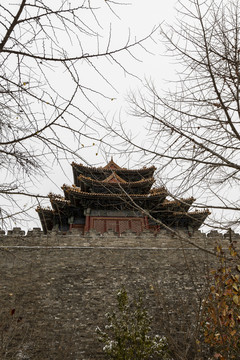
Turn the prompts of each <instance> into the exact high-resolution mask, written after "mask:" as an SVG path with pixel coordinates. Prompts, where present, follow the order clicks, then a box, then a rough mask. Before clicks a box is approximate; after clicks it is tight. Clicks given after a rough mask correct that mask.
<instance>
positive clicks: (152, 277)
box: [0, 228, 240, 360]
mask: <svg viewBox="0 0 240 360" xmlns="http://www.w3.org/2000/svg"><path fill="white" fill-rule="evenodd" d="M231 240H234V241H237V244H239V241H240V236H239V235H236V234H234V235H232V239H231ZM219 241H221V243H222V245H223V247H224V248H226V249H227V248H228V246H229V238H228V236H226V237H224V236H222V235H221V234H219V233H217V232H212V233H211V234H210V235H209V236H206V235H204V234H202V233H200V232H196V233H195V235H194V236H193V237H189V236H188V234H186V233H181V237H180V238H179V237H177V236H172V235H171V234H170V233H168V232H166V231H165V230H162V231H161V232H160V233H159V234H158V235H157V236H154V235H153V234H151V233H149V232H144V233H142V234H141V235H139V236H138V235H136V234H134V233H128V232H126V233H124V234H122V236H121V237H119V236H117V234H115V233H113V232H112V231H109V232H108V233H105V234H104V235H103V236H101V235H100V234H97V233H96V232H90V233H89V234H86V235H85V236H82V235H80V234H79V233H78V232H77V231H76V232H72V233H71V234H68V235H63V234H61V233H57V232H52V233H50V234H48V235H43V233H42V232H41V230H40V229H33V230H32V231H29V232H28V233H27V234H26V235H25V233H24V232H23V231H22V230H21V229H19V228H15V229H13V230H12V231H8V233H7V235H5V233H4V232H3V231H2V232H1V234H0V250H1V251H0V257H1V261H0V267H1V280H0V292H1V296H0V302H1V314H0V316H1V319H0V332H1V339H2V341H1V358H6V359H33V360H40V359H41V360H45V359H46V360H47V359H53V360H55V359H56V360H58V359H59V360H60V359H61V360H63V359H67V360H68V359H69V360H90V359H101V358H102V349H101V345H100V344H99V343H98V341H97V337H96V334H95V329H96V327H97V326H99V327H102V326H103V324H105V323H106V320H105V314H106V312H109V311H112V309H113V308H114V304H116V292H117V291H118V290H119V288H121V286H122V285H124V286H125V287H126V289H127V291H128V293H129V294H130V297H131V296H132V295H133V294H137V293H138V291H139V290H143V292H144V300H145V304H146V306H147V308H148V310H149V313H150V314H151V316H152V317H153V324H154V332H155V333H159V334H162V333H164V324H165V325H166V324H167V323H169V322H172V324H174V326H173V328H174V330H176V331H177V332H178V333H179V334H182V336H185V340H186V337H188V336H189V335H190V333H191V332H192V331H193V329H192V326H194V321H193V320H192V316H193V314H195V312H196V309H197V306H198V300H199V298H200V297H201V296H202V295H203V292H204V289H205V284H206V279H207V273H208V271H209V269H210V268H211V267H212V266H213V263H214V262H215V261H216V258H215V256H214V255H213V254H212V253H214V247H215V246H216V243H217V242H219ZM205 250H206V251H205ZM166 309H167V310H168V312H167V313H168V317H167V318H166V317H165V315H164V314H165V313H166ZM178 309H181V310H180V311H179V310H178ZM169 314H170V315H169ZM169 316H170V318H169ZM3 356H5V357H3Z"/></svg>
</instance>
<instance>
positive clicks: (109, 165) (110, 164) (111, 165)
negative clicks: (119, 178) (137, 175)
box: [103, 156, 122, 170]
mask: <svg viewBox="0 0 240 360" xmlns="http://www.w3.org/2000/svg"><path fill="white" fill-rule="evenodd" d="M103 169H105V170H122V168H121V166H118V165H117V164H116V163H115V162H114V161H113V157H112V156H111V160H110V161H109V162H108V163H107V165H106V166H104V167H103Z"/></svg>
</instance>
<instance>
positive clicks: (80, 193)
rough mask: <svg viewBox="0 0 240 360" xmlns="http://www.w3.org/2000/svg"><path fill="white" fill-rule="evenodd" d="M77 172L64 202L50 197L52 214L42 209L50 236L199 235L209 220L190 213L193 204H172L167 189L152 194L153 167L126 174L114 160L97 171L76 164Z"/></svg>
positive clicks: (183, 201) (202, 214) (184, 201)
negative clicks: (174, 231) (74, 232)
mask: <svg viewBox="0 0 240 360" xmlns="http://www.w3.org/2000/svg"><path fill="white" fill-rule="evenodd" d="M72 170H73V179H74V185H72V186H67V185H63V186H62V189H63V192H64V197H63V196H61V195H55V194H52V193H50V194H49V199H50V202H51V205H52V209H50V208H42V207H38V208H37V212H38V215H39V217H40V221H41V224H42V227H43V230H44V232H45V233H46V232H47V231H51V230H52V229H53V228H54V229H57V230H60V231H63V232H66V231H69V230H71V229H73V228H75V229H78V230H79V231H80V232H81V233H86V232H88V231H89V230H91V229H95V230H96V231H97V232H100V233H104V232H106V231H108V230H110V229H111V230H114V231H115V232H117V233H119V234H121V233H122V232H124V231H126V230H131V231H133V232H136V233H141V232H142V231H143V230H144V229H149V230H152V231H154V232H158V231H160V229H161V224H165V225H167V226H169V227H171V228H181V229H182V228H185V229H188V228H189V227H191V229H197V228H199V227H200V226H201V225H202V223H203V221H204V220H205V218H206V217H207V215H208V214H209V212H208V211H202V212H189V208H190V206H191V205H192V203H193V201H194V199H193V198H188V199H181V200H177V201H176V200H173V201H170V200H167V199H166V197H167V195H168V192H167V190H166V188H165V187H158V188H156V187H155V188H153V189H152V186H153V184H154V182H155V180H154V176H153V175H154V171H155V170H156V168H155V167H154V166H151V167H148V168H146V167H144V168H141V169H126V168H121V167H120V166H118V165H117V164H116V163H115V162H114V161H113V159H111V161H109V163H108V164H107V165H106V166H104V167H98V168H94V167H87V166H84V165H82V164H76V163H74V162H73V163H72ZM158 220H160V224H159V222H158Z"/></svg>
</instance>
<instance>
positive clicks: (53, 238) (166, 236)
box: [0, 227, 240, 250]
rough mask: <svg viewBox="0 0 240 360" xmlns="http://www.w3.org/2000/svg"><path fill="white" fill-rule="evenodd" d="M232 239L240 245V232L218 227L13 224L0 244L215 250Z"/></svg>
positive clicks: (3, 235) (3, 232)
mask: <svg viewBox="0 0 240 360" xmlns="http://www.w3.org/2000/svg"><path fill="white" fill-rule="evenodd" d="M230 242H235V243H236V244H237V246H238V247H239V244H240V235H239V234H236V233H234V232H231V233H226V234H222V233H219V232H217V231H211V232H210V233H208V234H206V233H202V232H200V231H199V230H198V231H196V232H195V233H194V234H193V235H192V236H189V234H188V233H187V232H184V231H179V232H178V233H172V232H170V231H168V230H165V229H163V230H161V231H160V232H159V233H157V234H154V233H153V232H151V231H149V230H144V231H143V232H142V233H140V234H137V233H134V232H132V231H129V230H127V231H126V232H123V233H122V234H121V235H119V233H116V232H114V231H113V230H109V231H108V232H105V233H103V234H101V233H98V232H97V231H95V230H90V231H89V232H87V233H86V234H84V235H83V234H81V232H80V231H78V230H77V229H73V230H72V231H69V232H67V233H66V232H61V231H56V230H53V231H51V232H49V233H47V234H44V232H43V231H42V230H41V229H40V228H38V227H36V228H33V229H32V230H28V232H27V233H25V231H24V230H22V229H21V228H20V227H14V228H13V229H12V230H8V231H7V233H5V231H4V230H0V246H24V245H27V246H36V245H39V246H41V245H42V246H82V247H88V246H90V247H91V246H93V247H108V246H110V247H111V246H114V247H142V248H143V247H146V248H151V247H153V248H164V247H165V248H176V247H180V248H189V247H191V248H192V247H196V248H199V249H203V250H204V249H211V250H213V249H214V248H215V246H216V244H217V243H221V245H222V246H223V247H224V248H228V247H229V244H230Z"/></svg>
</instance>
